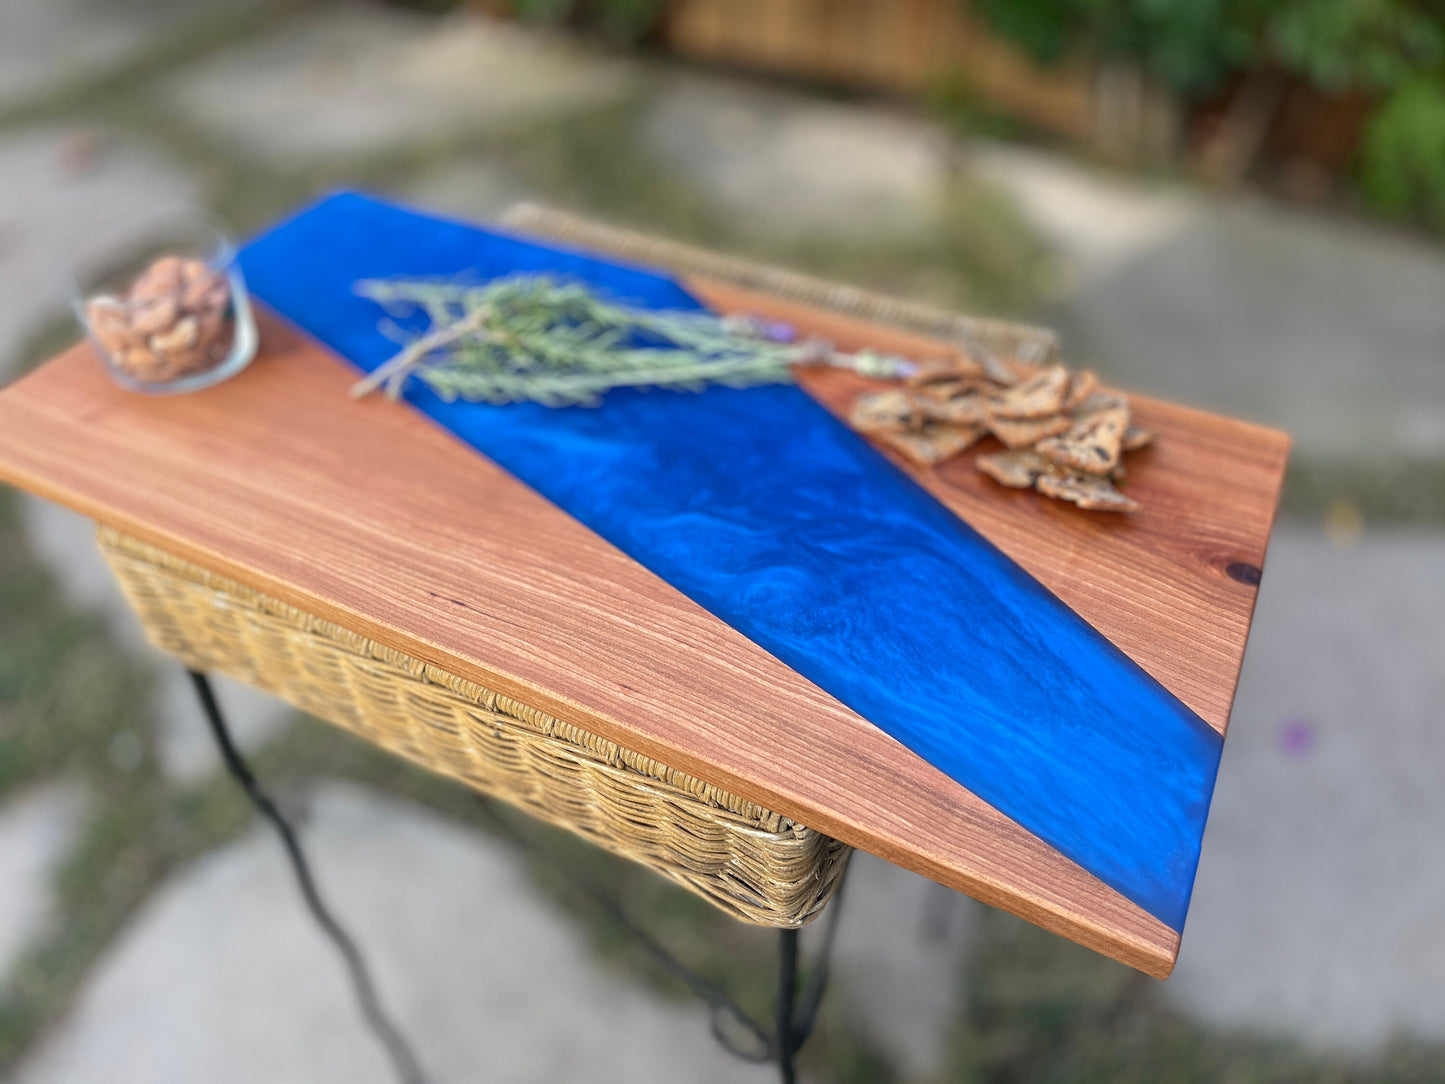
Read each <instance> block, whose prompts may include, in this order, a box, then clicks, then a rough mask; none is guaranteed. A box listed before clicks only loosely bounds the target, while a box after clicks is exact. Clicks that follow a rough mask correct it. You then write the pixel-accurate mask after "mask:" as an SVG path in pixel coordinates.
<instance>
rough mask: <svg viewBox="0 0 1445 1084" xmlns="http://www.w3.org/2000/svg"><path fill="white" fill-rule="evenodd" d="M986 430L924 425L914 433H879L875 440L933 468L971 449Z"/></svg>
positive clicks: (974, 427)
mask: <svg viewBox="0 0 1445 1084" xmlns="http://www.w3.org/2000/svg"><path fill="white" fill-rule="evenodd" d="M983 433H984V429H983V426H981V425H975V426H965V425H943V424H941V423H939V422H925V423H924V425H923V427H922V428H921V429H918V430H916V431H914V432H903V433H900V432H890V431H880V432H877V433H874V434H873V435H874V437H875V438H876V439H877V440H879V441H881V442H882V443H884V444H886V445H888V447H890V448H892V449H894V450H895V451H898V452H901V453H903V455H904V456H906V457H907V458H908V459H910V460H911V461H912V462H914V463H917V464H918V465H919V466H920V467H932V466H934V465H935V464H938V463H942V462H943V461H944V460H946V459H952V458H953V457H954V456H956V455H958V454H959V453H960V452H963V451H966V450H967V449H969V448H971V447H972V446H973V445H974V444H975V443H976V442H977V441H978V439H979V438H980V437H982V436H983Z"/></svg>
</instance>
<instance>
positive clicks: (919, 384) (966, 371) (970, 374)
mask: <svg viewBox="0 0 1445 1084" xmlns="http://www.w3.org/2000/svg"><path fill="white" fill-rule="evenodd" d="M984 375H985V374H984V371H983V366H981V365H979V363H978V362H976V361H974V360H973V359H972V358H970V357H967V356H965V355H963V354H955V355H954V356H953V357H951V358H947V359H939V360H934V361H924V362H920V363H919V366H918V368H917V369H916V370H915V371H914V372H913V373H911V374H910V375H909V376H907V377H906V378H905V379H904V381H903V383H905V384H906V385H908V387H910V388H924V387H928V386H930V385H933V384H944V383H949V382H951V381H954V380H976V379H979V378H983V377H984Z"/></svg>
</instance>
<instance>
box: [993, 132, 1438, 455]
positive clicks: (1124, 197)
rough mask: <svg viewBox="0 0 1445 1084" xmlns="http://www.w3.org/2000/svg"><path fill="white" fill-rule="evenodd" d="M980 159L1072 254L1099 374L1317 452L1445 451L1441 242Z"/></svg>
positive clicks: (1071, 341) (1063, 315)
mask: <svg viewBox="0 0 1445 1084" xmlns="http://www.w3.org/2000/svg"><path fill="white" fill-rule="evenodd" d="M974 158H975V160H976V161H977V163H978V166H979V168H980V169H982V170H984V171H985V172H986V173H988V174H989V175H990V176H991V177H992V178H993V179H994V180H996V181H998V182H999V183H1000V184H1001V185H1002V186H1003V187H1005V188H1006V189H1007V190H1009V191H1010V192H1012V193H1014V194H1015V196H1016V197H1017V198H1018V199H1019V202H1020V205H1021V206H1022V208H1023V210H1024V211H1025V213H1026V215H1027V216H1028V217H1029V218H1031V219H1032V220H1033V222H1034V224H1035V225H1036V226H1037V227H1038V228H1039V229H1040V230H1041V231H1042V233H1043V234H1044V235H1045V236H1046V237H1047V238H1048V239H1049V240H1051V241H1052V242H1053V243H1054V244H1055V245H1056V246H1057V247H1058V248H1059V249H1060V250H1061V251H1062V253H1063V255H1064V256H1065V257H1066V258H1067V259H1068V260H1069V261H1070V262H1071V263H1072V264H1073V275H1072V278H1073V279H1074V280H1075V281H1074V287H1075V288H1074V290H1073V292H1072V293H1071V294H1070V296H1068V297H1067V298H1065V299H1064V300H1063V301H1062V302H1061V303H1060V305H1059V306H1058V311H1057V313H1056V318H1057V322H1058V323H1059V325H1060V328H1061V330H1062V332H1063V334H1064V343H1065V346H1066V347H1067V348H1068V349H1069V350H1070V351H1071V352H1072V353H1073V354H1075V355H1077V356H1079V357H1081V358H1084V359H1086V360H1087V361H1088V362H1089V363H1090V364H1091V365H1093V366H1094V367H1096V368H1097V369H1098V370H1099V371H1100V372H1101V373H1103V374H1105V375H1107V376H1108V377H1109V378H1111V379H1113V380H1116V381H1118V382H1119V383H1120V384H1122V385H1124V386H1127V387H1130V388H1134V389H1136V390H1139V391H1148V392H1154V393H1157V394H1160V395H1162V396H1165V397H1167V398H1172V399H1178V400H1182V401H1184V402H1188V403H1191V404H1195V405H1198V406H1203V407H1208V408H1212V409H1216V410H1222V411H1225V412H1228V413H1231V414H1237V415H1240V416H1243V417H1253V418H1258V419H1259V420H1262V421H1267V422H1270V423H1273V424H1275V425H1279V426H1281V427H1283V428H1285V429H1287V430H1288V431H1289V432H1290V433H1291V434H1292V435H1293V436H1294V438H1295V450H1296V453H1297V454H1299V455H1301V456H1304V457H1310V458H1318V459H1322V460H1333V461H1348V460H1350V459H1361V458H1370V459H1384V460H1386V461H1388V460H1390V459H1392V458H1429V459H1438V458H1440V457H1442V456H1445V364H1442V361H1441V359H1442V358H1445V305H1441V303H1440V299H1441V298H1442V297H1445V247H1442V246H1441V245H1440V244H1438V243H1434V242H1430V241H1426V240H1421V239H1416V238H1411V237H1407V236H1403V235H1400V234H1398V233H1395V232H1392V231H1390V230H1388V229H1385V228H1381V227H1377V226H1372V225H1368V224H1364V223H1351V222H1347V221H1342V220H1339V219H1337V218H1329V217H1325V216H1323V215H1320V214H1316V213H1314V212H1309V211H1302V210H1299V209H1297V208H1290V207H1286V206H1282V205H1279V204H1276V203H1272V202H1269V201H1266V200H1263V199H1259V198H1253V197H1249V196H1219V197H1210V196H1207V195H1203V194H1200V193H1197V192H1190V191H1189V190H1187V189H1182V188H1168V187H1166V188H1160V187H1157V186H1152V185H1148V184H1146V183H1144V182H1142V181H1139V180H1126V179H1118V178H1116V177H1113V176H1111V175H1109V174H1105V173H1102V172H1098V171H1095V170H1092V169H1089V168H1086V167H1083V166H1080V165H1078V164H1075V163H1072V162H1070V161H1068V160H1066V159H1063V158H1060V157H1058V156H1055V155H1049V154H1045V153H1043V152H1037V151H1024V150H1018V149H1003V148H998V147H988V146H982V147H980V148H978V149H977V150H976V152H975V154H974Z"/></svg>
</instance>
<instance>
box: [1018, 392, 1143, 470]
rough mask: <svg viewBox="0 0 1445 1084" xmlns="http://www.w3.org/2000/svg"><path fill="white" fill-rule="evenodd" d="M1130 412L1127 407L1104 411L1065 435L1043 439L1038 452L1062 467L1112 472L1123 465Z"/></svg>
mask: <svg viewBox="0 0 1445 1084" xmlns="http://www.w3.org/2000/svg"><path fill="white" fill-rule="evenodd" d="M1128 427H1129V411H1128V410H1127V409H1126V408H1124V407H1118V408H1115V409H1113V410H1101V411H1099V413H1097V414H1091V415H1089V416H1088V417H1087V418H1085V419H1084V420H1083V421H1081V422H1078V423H1077V424H1076V425H1074V426H1073V428H1071V429H1070V430H1069V431H1068V432H1067V433H1064V434H1063V435H1062V436H1057V437H1050V438H1049V439H1048V440H1041V441H1039V444H1038V453H1039V455H1041V456H1043V457H1044V458H1045V459H1049V460H1052V461H1053V462H1055V463H1057V464H1059V466H1061V467H1069V468H1071V469H1073V470H1081V471H1087V472H1088V473H1090V474H1108V473H1109V472H1110V471H1111V470H1113V469H1114V468H1115V467H1117V466H1118V465H1119V453H1120V451H1121V450H1122V448H1121V445H1122V441H1123V438H1124V430H1125V429H1127V428H1128Z"/></svg>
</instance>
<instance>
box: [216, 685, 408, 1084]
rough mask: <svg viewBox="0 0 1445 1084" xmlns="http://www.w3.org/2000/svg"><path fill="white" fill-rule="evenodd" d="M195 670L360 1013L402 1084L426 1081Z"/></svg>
mask: <svg viewBox="0 0 1445 1084" xmlns="http://www.w3.org/2000/svg"><path fill="white" fill-rule="evenodd" d="M188 672H189V673H190V675H191V683H192V684H193V685H194V686H195V689H196V696H197V698H198V699H199V700H200V702H201V710H202V711H203V712H204V713H205V716H206V722H207V723H209V724H210V727H211V734H212V736H213V737H214V738H215V739H216V745H217V747H218V748H219V749H220V752H221V759H222V760H223V761H224V762H225V764H226V770H227V771H228V772H230V773H231V775H232V777H233V778H234V779H235V780H236V782H237V783H238V784H240V787H241V789H242V790H243V791H245V792H246V797H247V798H249V799H250V800H251V804H252V805H254V806H255V807H256V809H257V811H258V812H260V814H261V815H262V816H263V817H265V818H266V820H268V821H270V822H271V825H272V826H273V827H274V828H275V829H276V834H277V835H279V836H280V837H281V843H282V845H283V846H284V847H285V848H286V856H287V858H289V859H290V860H291V869H292V871H293V872H294V873H295V874H296V882H297V884H298V885H299V886H300V888H301V895H302V897H303V898H304V899H305V901H306V907H307V909H308V910H310V912H311V915H312V917H313V918H315V919H316V922H317V924H318V925H319V926H320V927H321V929H322V931H323V932H324V933H325V934H326V936H327V937H328V938H329V939H330V940H331V942H332V944H334V945H335V946H336V950H337V951H338V952H339V953H340V954H341V958H342V960H343V961H344V962H345V964H346V969H347V972H348V973H349V974H350V976H351V984H352V986H353V988H354V989H355V990H356V1000H357V1002H358V1003H359V1004H360V1006H361V1015H362V1017H363V1019H364V1020H365V1021H366V1025H367V1027H368V1028H370V1029H371V1031H372V1033H373V1034H374V1035H375V1036H376V1037H377V1039H378V1040H380V1042H381V1044H382V1045H383V1046H384V1047H385V1048H386V1052H387V1054H388V1055H389V1056H390V1058H391V1061H392V1065H393V1067H394V1068H395V1069H396V1075H397V1078H398V1079H399V1080H401V1081H402V1082H403V1084H425V1082H426V1075H425V1074H424V1073H423V1072H422V1070H421V1065H420V1063H419V1062H418V1061H417V1059H416V1055H415V1054H413V1053H412V1050H411V1047H410V1045H409V1044H408V1043H407V1041H406V1037H405V1036H403V1035H402V1033H401V1031H400V1030H399V1029H398V1028H397V1027H396V1025H395V1024H393V1023H392V1021H391V1019H390V1018H389V1017H388V1016H387V1014H386V1010H385V1009H383V1008H382V1006H381V999H380V998H379V997H378V996H377V993H376V983H375V981H374V980H373V979H372V977H371V970H370V969H369V968H368V967H367V965H366V960H365V958H364V957H363V956H362V955H361V951H360V949H358V948H357V947H356V942H355V941H353V940H352V938H351V935H350V934H348V933H347V932H346V930H345V929H343V928H342V926H341V924H340V923H339V922H337V921H336V918H335V916H333V915H332V913H331V910H330V908H328V907H327V906H326V901H325V900H323V899H322V898H321V893H320V891H319V890H318V888H317V887H316V879H315V877H314V876H312V873H311V867H310V865H309V864H308V863H307V861H306V855H305V853H304V852H303V851H302V850H301V843H300V840H298V839H297V837H296V831H295V829H293V828H292V827H291V823H290V822H289V821H287V820H286V818H285V816H284V815H283V814H282V813H281V810H280V808H279V807H278V806H277V805H276V803H275V801H274V800H273V799H272V798H271V796H270V795H269V794H267V793H266V792H265V791H264V790H263V789H262V788H261V785H260V783H258V782H257V781H256V777H255V775H254V774H253V773H252V772H251V768H250V766H249V765H248V764H247V763H246V761H245V759H244V758H243V757H242V756H241V753H240V751H239V750H238V749H237V748H236V743H235V742H234V741H233V740H232V738H231V731H230V728H229V727H227V725H226V720H225V717H224V716H223V715H222V714H221V705H220V704H219V703H218V702H217V701H216V693H215V690H214V689H212V688H211V681H210V678H208V677H207V676H206V675H205V674H202V673H198V672H197V671H195V670H191V671H188Z"/></svg>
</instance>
